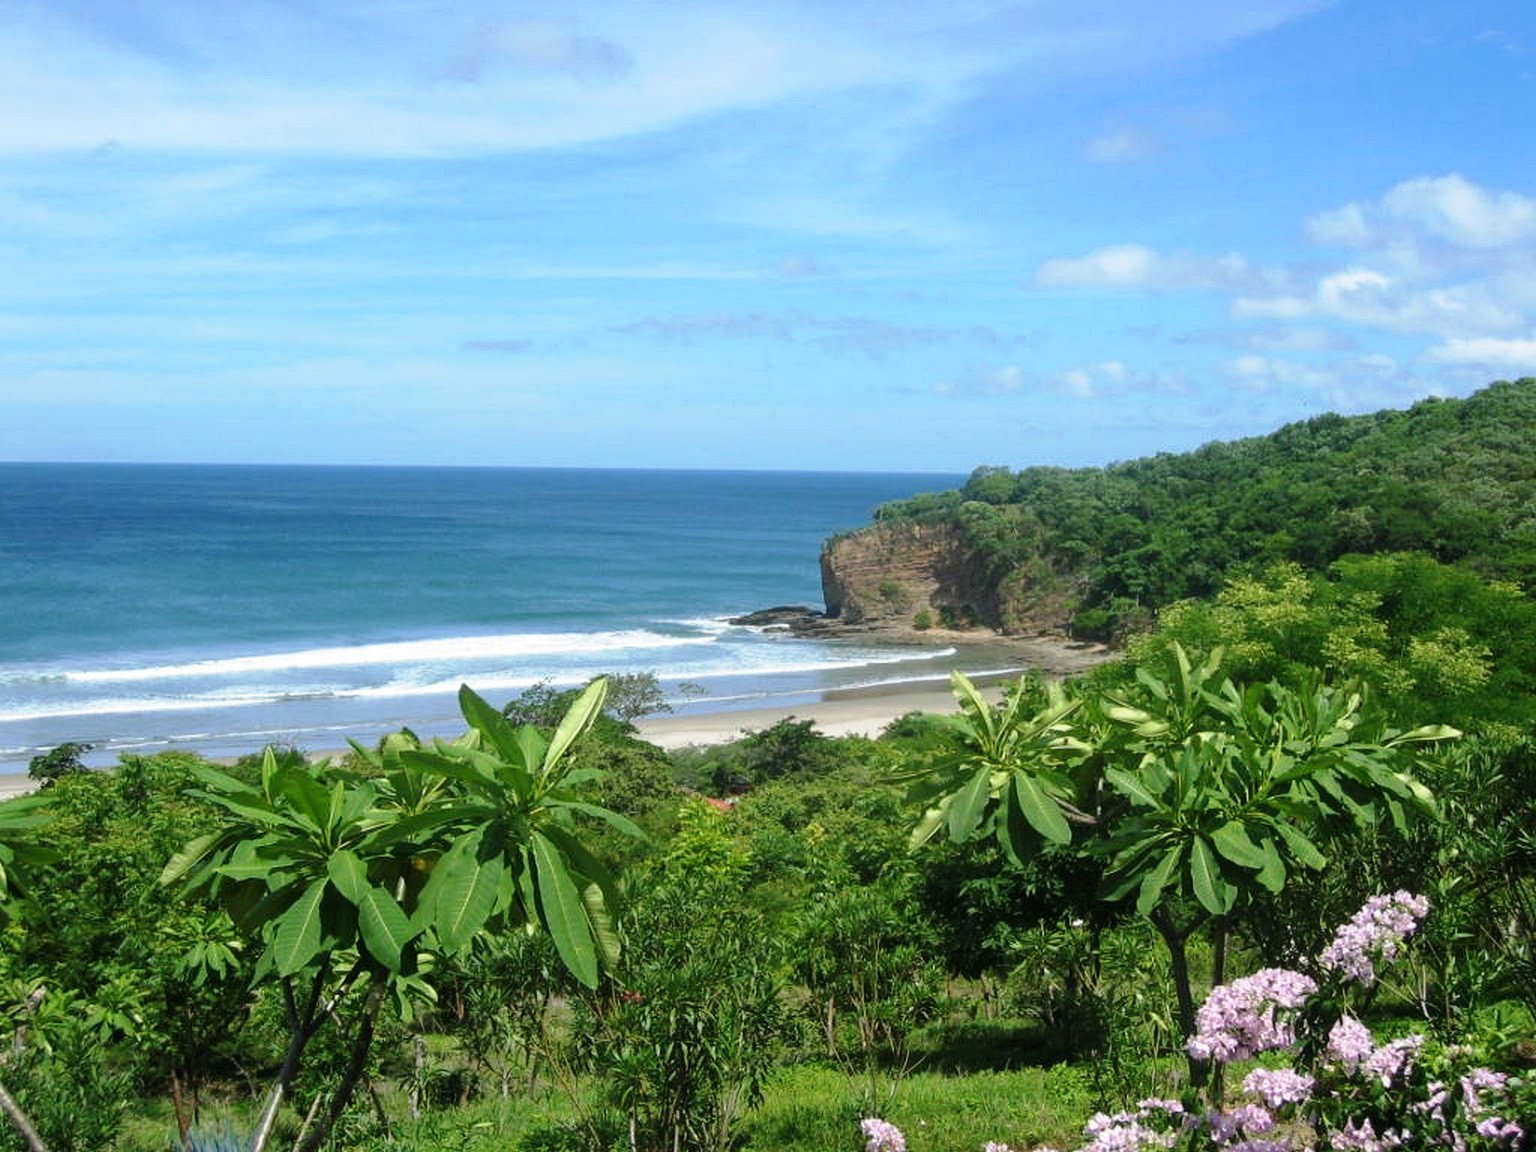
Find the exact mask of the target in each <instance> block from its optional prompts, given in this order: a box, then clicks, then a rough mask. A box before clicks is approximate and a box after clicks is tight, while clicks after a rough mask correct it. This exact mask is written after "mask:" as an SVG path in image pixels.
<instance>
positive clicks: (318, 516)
mask: <svg viewBox="0 0 1536 1152" xmlns="http://www.w3.org/2000/svg"><path fill="white" fill-rule="evenodd" d="M961 480H962V478H961V477H958V476H935V475H916V474H904V475H875V474H826V473H816V474H812V473H746V472H656V471H605V470H545V469H417V468H351V467H349V468H325V467H313V468H297V467H246V466H229V467H223V466H204V465H200V466H171V465H163V466H140V465H34V464H9V465H0V770H11V771H14V770H17V769H18V768H21V767H24V766H25V762H26V760H27V759H28V758H29V757H30V756H32V755H34V754H35V753H36V752H38V751H41V750H44V749H47V748H51V747H53V746H55V745H57V744H59V743H61V742H63V741H65V740H76V741H83V742H89V743H92V744H95V745H97V746H98V751H97V752H96V754H95V755H94V757H93V759H94V760H95V761H96V762H102V761H103V760H106V761H110V760H111V759H112V758H113V756H114V755H115V754H116V753H118V752H121V751H125V750H134V749H153V748H159V747H165V746H172V745H179V744H181V745H193V746H196V747H198V748H199V749H201V750H205V751H209V752H213V753H222V754H229V753H234V752H245V751H251V750H254V749H257V748H259V747H260V746H261V745H262V744H264V743H267V742H269V741H273V740H277V741H282V742H291V743H297V744H300V745H302V746H304V747H309V748H334V747H339V746H342V745H344V743H345V741H346V738H347V737H349V736H352V737H356V738H358V739H362V740H371V739H373V738H375V737H376V736H377V735H379V734H381V733H382V732H385V731H389V730H392V729H394V728H397V727H399V726H401V725H403V724H409V725H411V726H413V727H415V728H417V729H418V730H419V731H423V732H424V733H427V732H433V731H436V730H441V731H442V732H443V734H450V733H451V731H456V730H457V728H455V727H454V725H455V718H456V712H455V709H454V692H455V690H456V689H457V687H458V685H459V684H460V683H461V682H468V683H470V684H471V685H472V686H474V687H475V688H476V689H477V690H479V691H481V692H482V693H483V694H484V695H486V696H487V697H488V698H491V699H493V700H495V701H496V702H498V703H499V702H501V701H502V700H505V699H507V698H510V697H511V696H513V695H516V694H517V692H518V691H520V690H521V689H522V688H524V687H527V686H528V685H530V684H532V683H534V682H537V681H539V680H541V679H546V678H548V679H553V680H555V681H556V682H560V683H574V682H580V681H583V680H585V679H587V678H588V677H590V676H592V675H596V674H597V673H600V672H626V671H650V672H655V673H656V674H657V675H658V676H660V677H661V678H662V682H663V685H664V686H665V687H667V688H668V690H669V692H670V693H672V695H673V697H674V699H675V700H676V701H677V703H678V704H679V705H682V704H683V703H684V702H685V701H686V703H687V706H688V707H691V708H708V707H730V706H737V705H740V704H742V703H750V702H753V701H757V702H764V703H766V702H773V701H775V700H777V699H779V698H781V697H782V698H784V699H796V698H801V697H805V696H810V697H812V698H814V695H815V694H816V693H817V692H819V691H822V690H825V689H826V688H829V687H838V686H845V685H850V684H866V683H878V682H883V681H887V680H900V679H919V678H925V677H928V676H931V675H934V674H936V672H937V673H938V674H942V671H941V670H938V669H937V668H936V661H939V660H941V659H942V657H940V656H936V655H935V654H934V653H931V652H914V651H912V650H897V649H879V648H872V647H869V646H858V645H849V644H840V643H824V642H813V641H806V640H796V639H793V638H789V637H786V636H783V635H778V634H765V633H763V632H760V631H756V630H752V629H746V628H737V627H731V626H729V625H727V624H726V623H725V618H726V617H728V616H731V615H736V614H740V613H743V612H746V611H750V610H752V609H755V608H761V607H765V606H768V605H774V604H810V605H813V606H817V607H819V606H820V604H821V587H820V572H819V566H818V555H819V551H820V547H821V542H822V540H823V539H824V538H825V537H826V536H828V535H830V534H831V533H833V532H836V531H841V530H844V529H849V528H856V527H859V526H860V525H863V524H865V523H867V522H868V521H869V518H870V514H871V513H872V512H873V510H874V509H875V507H876V506H877V505H879V504H881V503H882V502H884V501H887V500H892V499H899V498H903V497H907V496H911V495H913V494H914V493H916V492H920V491H932V490H935V489H941V488H951V487H954V486H956V484H958V483H959V482H960V481H961ZM684 683H687V684H689V685H690V687H689V689H688V690H687V692H686V693H685V692H684V691H683V689H682V687H681V686H682V685H683V684H684ZM701 689H702V690H701Z"/></svg>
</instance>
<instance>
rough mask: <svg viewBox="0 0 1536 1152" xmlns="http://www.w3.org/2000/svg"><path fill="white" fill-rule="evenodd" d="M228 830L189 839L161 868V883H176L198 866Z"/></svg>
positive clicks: (206, 833)
mask: <svg viewBox="0 0 1536 1152" xmlns="http://www.w3.org/2000/svg"><path fill="white" fill-rule="evenodd" d="M226 835H228V833H227V832H223V831H219V832H205V833H204V834H203V835H201V836H198V837H195V838H194V839H192V840H189V841H187V843H186V844H185V845H183V847H182V849H181V851H179V852H177V853H176V854H175V855H174V856H172V857H171V858H170V860H168V861H167V862H166V865H165V867H164V868H162V869H161V870H160V883H161V884H164V885H170V884H174V883H176V881H178V880H180V879H181V878H182V877H183V876H185V875H187V873H189V872H191V871H192V869H194V868H196V867H197V866H198V865H199V864H201V863H202V862H203V861H204V860H206V859H208V857H209V855H210V854H211V853H212V852H213V849H214V847H215V846H216V845H217V844H218V843H219V841H220V840H222V839H223V838H224V837H225V836H226Z"/></svg>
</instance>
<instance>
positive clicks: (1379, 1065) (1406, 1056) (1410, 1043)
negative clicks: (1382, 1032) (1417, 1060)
mask: <svg viewBox="0 0 1536 1152" xmlns="http://www.w3.org/2000/svg"><path fill="white" fill-rule="evenodd" d="M1423 1046H1424V1037H1422V1036H1404V1037H1403V1038H1402V1039H1401V1040H1393V1041H1392V1042H1390V1043H1388V1044H1383V1045H1382V1046H1381V1047H1380V1048H1378V1049H1376V1051H1374V1052H1372V1053H1371V1054H1370V1055H1369V1056H1367V1057H1366V1059H1365V1070H1366V1071H1367V1072H1369V1073H1371V1074H1372V1075H1373V1076H1379V1077H1381V1086H1382V1087H1383V1088H1390V1087H1391V1086H1392V1081H1394V1080H1396V1079H1398V1078H1399V1077H1400V1076H1402V1075H1403V1073H1405V1072H1407V1071H1408V1069H1409V1068H1411V1067H1413V1056H1414V1053H1416V1052H1417V1051H1418V1050H1419V1049H1420V1048H1422V1047H1423Z"/></svg>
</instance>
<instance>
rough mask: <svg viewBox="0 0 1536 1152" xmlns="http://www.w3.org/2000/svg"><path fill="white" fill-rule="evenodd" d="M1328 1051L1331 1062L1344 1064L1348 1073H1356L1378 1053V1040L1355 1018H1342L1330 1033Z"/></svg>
mask: <svg viewBox="0 0 1536 1152" xmlns="http://www.w3.org/2000/svg"><path fill="white" fill-rule="evenodd" d="M1326 1051H1327V1053H1328V1058H1329V1059H1330V1060H1334V1061H1337V1062H1338V1063H1339V1064H1342V1065H1343V1066H1344V1068H1345V1070H1346V1071H1349V1072H1354V1071H1356V1070H1358V1069H1359V1067H1360V1066H1361V1065H1362V1064H1364V1063H1365V1062H1366V1061H1367V1060H1368V1059H1370V1057H1371V1054H1372V1053H1374V1052H1375V1051H1376V1038H1375V1037H1374V1036H1372V1035H1371V1030H1370V1029H1369V1028H1367V1027H1366V1026H1365V1025H1364V1024H1362V1023H1360V1021H1358V1020H1356V1019H1355V1018H1354V1017H1353V1016H1341V1017H1339V1021H1338V1023H1337V1024H1335V1025H1334V1026H1333V1028H1332V1030H1331V1031H1330V1032H1329V1033H1328V1047H1327V1049H1326Z"/></svg>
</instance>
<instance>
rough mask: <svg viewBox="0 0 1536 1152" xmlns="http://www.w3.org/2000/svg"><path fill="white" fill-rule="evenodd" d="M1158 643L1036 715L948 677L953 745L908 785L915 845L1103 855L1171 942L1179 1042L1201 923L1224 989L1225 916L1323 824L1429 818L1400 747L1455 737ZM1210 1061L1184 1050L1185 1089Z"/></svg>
mask: <svg viewBox="0 0 1536 1152" xmlns="http://www.w3.org/2000/svg"><path fill="white" fill-rule="evenodd" d="M1171 654H1172V660H1171V666H1170V668H1169V669H1167V670H1166V671H1165V673H1164V674H1163V675H1158V674H1157V673H1156V672H1154V671H1153V670H1150V669H1148V668H1140V669H1138V670H1137V673H1136V675H1137V680H1136V689H1135V691H1134V692H1132V693H1126V694H1124V695H1122V696H1118V697H1108V696H1106V697H1104V698H1101V699H1094V700H1088V699H1084V698H1082V697H1076V698H1074V697H1072V696H1070V695H1069V694H1068V693H1067V691H1066V690H1065V689H1064V688H1062V687H1060V686H1052V687H1050V688H1049V689H1047V692H1046V696H1045V699H1044V703H1043V704H1041V705H1040V706H1038V707H1036V708H1034V710H1033V711H1031V709H1030V705H1029V704H1027V703H1026V702H1025V700H1026V695H1025V693H1023V692H1015V693H1013V694H1011V695H1010V696H1009V697H1008V698H1007V700H1006V701H1005V702H1004V703H1003V704H1002V705H1001V706H1000V707H997V708H994V707H992V706H990V705H989V704H988V703H987V702H986V700H985V699H984V698H983V697H982V696H981V694H980V693H979V692H977V690H976V689H975V687H974V686H973V685H972V684H971V683H970V682H969V681H967V680H966V679H965V678H964V677H963V676H961V675H959V674H957V675H956V677H955V681H954V691H955V697H956V699H957V701H958V702H959V704H960V708H961V716H960V718H959V719H958V721H957V725H958V726H959V728H960V729H961V732H962V734H963V736H964V738H965V748H964V750H963V751H962V752H961V753H960V754H959V755H958V756H955V757H952V758H950V759H949V760H948V761H947V762H946V763H944V764H942V765H941V766H940V767H939V769H938V770H937V771H936V772H934V773H933V774H932V775H930V776H929V777H928V778H926V779H925V780H924V781H922V783H921V784H920V785H919V787H918V788H917V789H916V795H917V797H918V798H920V799H922V800H925V801H926V802H927V804H928V809H927V812H926V815H925V816H924V818H923V819H922V821H921V822H920V824H919V825H918V827H917V829H916V831H915V832H914V834H913V842H914V844H921V843H922V842H924V841H926V840H927V839H929V838H931V837H932V836H934V835H935V834H937V833H939V832H940V831H944V832H947V834H948V835H949V837H950V838H951V839H952V840H954V841H956V842H963V841H966V840H970V839H972V838H976V837H983V836H990V837H993V838H995V840H996V841H997V843H998V844H999V845H1000V847H1001V848H1002V849H1003V851H1004V852H1005V853H1007V854H1008V855H1009V856H1010V857H1011V858H1013V859H1015V860H1022V859H1024V858H1025V857H1026V856H1028V855H1029V854H1031V853H1033V852H1036V851H1038V850H1039V849H1040V848H1041V847H1042V846H1044V845H1056V846H1062V847H1065V846H1070V847H1072V848H1074V849H1075V850H1077V851H1080V852H1082V853H1084V854H1086V855H1088V856H1091V857H1093V858H1096V859H1098V860H1100V861H1101V862H1102V864H1103V884H1102V890H1101V895H1102V896H1103V897H1104V898H1105V899H1106V900H1109V901H1112V902H1118V901H1123V900H1127V899H1133V900H1134V902H1135V907H1136V910H1137V911H1138V912H1139V913H1140V914H1141V915H1143V916H1145V917H1147V918H1148V919H1149V920H1150V921H1151V923H1152V924H1153V925H1154V926H1155V927H1156V929H1157V931H1158V934H1159V936H1160V937H1161V938H1162V940H1163V942H1164V944H1165V945H1166V947H1167V949H1168V953H1169V957H1170V960H1171V970H1172V976H1173V981H1174V985H1175V991H1176V994H1177V997H1178V1004H1179V1017H1180V1025H1181V1028H1182V1031H1183V1034H1184V1035H1185V1036H1189V1035H1191V1034H1192V1033H1193V1031H1194V1027H1195V998H1194V989H1195V987H1196V985H1197V980H1196V976H1195V974H1194V973H1193V972H1191V970H1190V959H1189V957H1190V951H1189V941H1190V939H1191V937H1192V936H1194V935H1195V934H1196V933H1198V932H1205V933H1208V934H1209V937H1210V940H1211V944H1212V948H1211V955H1212V970H1211V972H1210V973H1209V974H1208V979H1209V981H1210V983H1212V984H1216V983H1220V982H1221V981H1222V980H1223V978H1224V976H1225V956H1226V942H1227V937H1228V932H1229V930H1230V926H1231V924H1232V922H1233V920H1234V918H1236V917H1239V916H1240V915H1241V914H1242V913H1243V911H1244V909H1245V908H1246V907H1247V906H1248V905H1249V904H1250V903H1252V902H1253V901H1255V900H1257V899H1258V898H1260V896H1261V895H1263V894H1266V893H1267V894H1271V895H1272V894H1276V893H1279V892H1280V891H1282V890H1283V889H1284V887H1285V885H1286V882H1287V880H1288V879H1289V878H1290V877H1291V876H1293V875H1294V874H1296V873H1297V872H1298V871H1301V870H1303V869H1311V870H1317V869H1321V868H1323V867H1324V866H1325V865H1326V864H1327V862H1328V857H1327V855H1326V851H1325V849H1326V847H1327V842H1328V838H1329V837H1330V835H1331V834H1332V833H1333V832H1335V831H1337V830H1340V829H1342V828H1345V827H1373V826H1375V825H1376V824H1377V823H1378V822H1380V821H1382V820H1387V821H1391V822H1392V823H1395V824H1397V825H1399V826H1406V824H1407V823H1408V821H1409V820H1410V819H1412V818H1413V817H1414V816H1415V815H1422V814H1427V813H1431V812H1433V810H1434V801H1433V797H1432V795H1431V794H1430V792H1429V790H1428V789H1427V788H1425V787H1424V786H1423V785H1422V784H1420V783H1419V782H1418V781H1417V780H1416V779H1415V777H1414V776H1413V774H1412V772H1411V767H1412V763H1413V761H1412V755H1413V752H1414V750H1415V749H1417V748H1419V747H1420V746H1422V745H1425V744H1433V743H1435V742H1438V741H1443V740H1448V739H1451V738H1453V737H1455V736H1456V735H1458V733H1456V732H1455V730H1454V729H1450V728H1446V727H1444V726H1426V727H1421V728H1416V729H1413V730H1411V731H1400V730H1396V729H1392V728H1389V727H1387V726H1386V725H1385V724H1383V723H1381V722H1380V721H1379V720H1375V719H1372V718H1371V717H1370V715H1369V712H1368V710H1367V709H1366V707H1365V701H1364V698H1363V696H1362V695H1361V693H1360V692H1359V691H1358V690H1355V689H1353V688H1349V687H1336V686H1330V685H1325V684H1321V683H1313V684H1309V685H1305V686H1303V687H1300V688H1295V687H1291V686H1288V685H1285V684H1281V683H1278V682H1273V681H1272V682H1270V683H1267V684H1261V685H1253V686H1247V687H1244V686H1239V685H1237V684H1235V683H1233V682H1232V681H1231V680H1230V679H1229V678H1226V677H1224V676H1222V675H1221V674H1220V668H1221V653H1220V650H1217V651H1215V652H1213V653H1211V654H1210V655H1208V656H1205V657H1200V658H1192V657H1191V656H1190V655H1189V654H1187V653H1186V652H1185V651H1184V650H1183V649H1182V648H1181V647H1179V646H1178V645H1176V644H1175V645H1173V646H1172V647H1171ZM1207 1069H1208V1066H1207V1062H1206V1061H1204V1060H1203V1059H1201V1058H1199V1057H1198V1056H1196V1055H1195V1054H1193V1053H1191V1056H1190V1072H1191V1076H1192V1078H1193V1079H1194V1080H1195V1081H1196V1082H1202V1081H1203V1080H1204V1078H1205V1076H1206V1074H1207Z"/></svg>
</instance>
